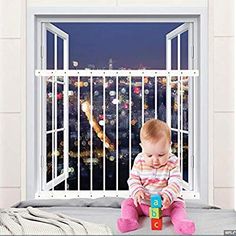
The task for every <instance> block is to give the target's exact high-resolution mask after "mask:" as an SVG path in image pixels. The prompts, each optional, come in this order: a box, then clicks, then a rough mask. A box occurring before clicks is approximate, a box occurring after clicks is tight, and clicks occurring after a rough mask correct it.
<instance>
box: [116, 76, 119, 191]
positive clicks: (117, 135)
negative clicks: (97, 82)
mask: <svg viewBox="0 0 236 236" xmlns="http://www.w3.org/2000/svg"><path fill="white" fill-rule="evenodd" d="M118 83H119V77H118V76H116V193H117V191H118V177H119V176H118V168H119V165H118V164H119V163H118V160H119V150H118V148H119V123H118V122H119V119H118V116H119V114H118V106H119V84H118Z"/></svg>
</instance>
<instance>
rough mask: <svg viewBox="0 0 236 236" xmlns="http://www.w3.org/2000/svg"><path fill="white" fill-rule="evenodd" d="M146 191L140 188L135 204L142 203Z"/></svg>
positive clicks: (135, 197)
mask: <svg viewBox="0 0 236 236" xmlns="http://www.w3.org/2000/svg"><path fill="white" fill-rule="evenodd" d="M144 198H145V196H144V191H143V190H139V191H138V192H137V193H136V194H135V196H134V205H135V206H136V207H137V206H138V204H140V203H141V200H142V199H144Z"/></svg>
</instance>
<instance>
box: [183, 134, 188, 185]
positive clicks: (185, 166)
mask: <svg viewBox="0 0 236 236" xmlns="http://www.w3.org/2000/svg"><path fill="white" fill-rule="evenodd" d="M188 163H189V155H188V134H183V180H185V181H186V182H188V179H189V169H188Z"/></svg>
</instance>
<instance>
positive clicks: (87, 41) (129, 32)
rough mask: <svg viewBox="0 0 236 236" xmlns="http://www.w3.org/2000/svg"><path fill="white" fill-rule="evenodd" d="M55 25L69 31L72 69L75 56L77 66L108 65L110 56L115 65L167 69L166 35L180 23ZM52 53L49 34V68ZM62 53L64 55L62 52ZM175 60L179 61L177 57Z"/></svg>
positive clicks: (114, 67) (184, 58)
mask: <svg viewBox="0 0 236 236" xmlns="http://www.w3.org/2000/svg"><path fill="white" fill-rule="evenodd" d="M54 25H55V26H57V27H58V28H60V29H61V30H63V31H65V32H66V33H67V34H69V45H70V49H69V67H70V69H73V66H72V61H73V60H76V61H79V67H78V69H82V68H85V67H86V66H87V65H89V64H93V65H95V66H96V68H99V69H102V68H108V60H109V58H112V59H113V69H119V68H120V67H125V68H131V69H138V68H139V67H140V65H142V66H144V67H146V68H147V69H165V67H166V63H165V61H166V52H165V51H166V43H165V40H166V39H165V35H166V34H167V33H168V32H170V31H172V30H173V29H175V28H176V27H178V26H179V25H181V23H54ZM183 36H184V35H183ZM182 42H183V43H184V44H181V45H187V44H186V42H187V37H183V41H182ZM61 45H62V41H61V42H60V41H59V42H58V47H61V48H62V46H61ZM174 48H176V46H175V45H174V44H173V51H175V50H174ZM59 51H60V50H59ZM61 51H62V49H61ZM52 55H53V38H52V35H49V34H48V69H52V64H53V58H52ZM185 55H187V54H186V53H185ZM59 57H61V58H62V55H61V53H59ZM59 61H62V60H59ZM182 61H183V62H182V63H183V64H184V63H185V64H186V62H187V57H186V56H184V54H183V56H182ZM58 64H59V65H60V64H62V62H59V63H58ZM173 64H176V61H175V59H173ZM60 67H61V66H60ZM59 69H62V68H59ZM173 69H174V68H173Z"/></svg>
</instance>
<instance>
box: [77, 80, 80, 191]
mask: <svg viewBox="0 0 236 236" xmlns="http://www.w3.org/2000/svg"><path fill="white" fill-rule="evenodd" d="M77 114H78V122H77V124H78V158H77V159H78V165H77V168H78V191H80V76H78V90H77Z"/></svg>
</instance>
